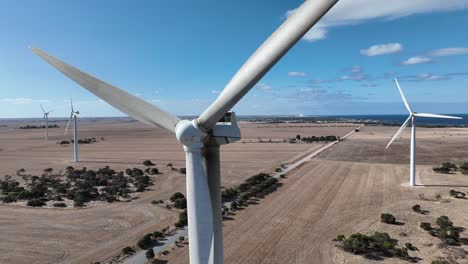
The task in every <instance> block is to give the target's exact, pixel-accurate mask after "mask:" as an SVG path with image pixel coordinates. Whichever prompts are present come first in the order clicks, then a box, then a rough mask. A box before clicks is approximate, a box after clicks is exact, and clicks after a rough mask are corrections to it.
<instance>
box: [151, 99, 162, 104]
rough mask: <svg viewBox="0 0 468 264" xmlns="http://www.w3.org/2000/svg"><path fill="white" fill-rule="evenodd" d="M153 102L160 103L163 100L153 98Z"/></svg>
mask: <svg viewBox="0 0 468 264" xmlns="http://www.w3.org/2000/svg"><path fill="white" fill-rule="evenodd" d="M151 102H155V103H159V102H161V100H159V99H153V100H151Z"/></svg>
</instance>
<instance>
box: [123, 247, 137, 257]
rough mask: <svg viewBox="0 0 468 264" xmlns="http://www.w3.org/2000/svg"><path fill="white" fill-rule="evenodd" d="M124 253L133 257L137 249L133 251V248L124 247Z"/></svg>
mask: <svg viewBox="0 0 468 264" xmlns="http://www.w3.org/2000/svg"><path fill="white" fill-rule="evenodd" d="M122 253H123V254H124V255H133V254H134V253H135V249H133V248H132V247H130V246H127V247H124V248H123V249H122Z"/></svg>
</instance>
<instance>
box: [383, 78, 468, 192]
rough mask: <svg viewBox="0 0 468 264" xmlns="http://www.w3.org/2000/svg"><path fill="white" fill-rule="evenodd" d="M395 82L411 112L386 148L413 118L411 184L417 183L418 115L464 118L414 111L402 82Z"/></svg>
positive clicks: (454, 117)
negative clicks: (401, 85) (406, 96)
mask: <svg viewBox="0 0 468 264" xmlns="http://www.w3.org/2000/svg"><path fill="white" fill-rule="evenodd" d="M395 83H396V85H397V87H398V91H400V95H401V99H403V103H404V104H405V107H406V109H407V110H408V112H409V116H408V118H407V119H406V121H405V122H404V123H403V125H402V126H401V127H400V129H398V131H397V132H396V133H395V135H394V136H393V137H392V139H391V140H390V142H388V145H387V147H386V149H388V147H389V146H390V145H391V144H392V143H393V141H395V139H396V138H397V137H398V136H399V135H400V134H401V133H402V132H403V130H405V128H406V127H407V126H408V124H409V122H410V120H411V150H410V185H411V186H415V185H416V123H415V121H416V117H430V118H445V119H462V118H461V117H457V116H447V115H436V114H428V113H417V112H413V111H412V110H411V108H410V106H409V104H408V101H406V98H405V95H404V94H403V90H401V87H400V84H399V83H398V80H397V79H395Z"/></svg>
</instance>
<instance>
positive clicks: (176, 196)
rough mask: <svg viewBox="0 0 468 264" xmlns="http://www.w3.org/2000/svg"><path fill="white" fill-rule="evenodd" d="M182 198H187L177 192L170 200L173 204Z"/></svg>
mask: <svg viewBox="0 0 468 264" xmlns="http://www.w3.org/2000/svg"><path fill="white" fill-rule="evenodd" d="M181 198H185V196H184V195H183V194H182V193H180V192H176V193H174V194H173V195H172V196H171V198H170V200H171V202H175V201H176V200H177V199H181Z"/></svg>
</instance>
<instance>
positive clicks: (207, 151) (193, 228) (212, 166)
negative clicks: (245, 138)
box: [32, 0, 338, 264]
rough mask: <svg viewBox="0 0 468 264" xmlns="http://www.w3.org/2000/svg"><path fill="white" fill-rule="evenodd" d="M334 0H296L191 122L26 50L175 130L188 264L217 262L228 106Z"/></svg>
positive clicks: (229, 138) (233, 134) (231, 134)
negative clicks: (181, 154) (182, 168)
mask: <svg viewBox="0 0 468 264" xmlns="http://www.w3.org/2000/svg"><path fill="white" fill-rule="evenodd" d="M337 2H338V0H314V1H305V2H304V3H302V5H301V6H300V7H299V8H297V9H296V11H295V12H294V14H292V15H291V16H289V18H288V19H287V20H286V21H285V22H284V23H283V24H282V25H281V26H280V27H279V28H278V29H277V30H276V31H275V32H274V33H273V34H272V35H271V36H270V37H269V38H268V39H267V40H266V41H265V42H264V43H263V44H262V45H261V46H260V47H259V48H258V49H257V50H256V51H255V52H254V53H253V54H252V56H251V57H250V58H249V59H248V60H247V61H246V62H245V63H244V65H243V66H242V67H241V68H240V69H239V70H238V71H237V73H236V74H235V75H234V76H233V77H232V79H231V80H230V81H229V83H228V84H227V85H226V86H225V88H224V89H223V91H222V92H221V93H220V94H219V97H218V98H217V99H216V100H215V101H214V102H213V103H212V104H211V105H210V106H209V107H208V108H207V109H206V110H205V111H204V112H203V113H202V114H201V115H200V116H198V117H197V118H195V119H193V120H180V119H179V118H178V117H176V116H174V115H172V114H170V113H168V112H166V111H164V110H162V109H160V108H159V107H157V106H155V105H153V104H151V103H148V102H147V101H145V100H142V99H140V98H138V97H136V96H134V95H131V94H129V93H127V92H125V91H123V90H121V89H119V88H117V87H115V86H112V85H110V84H108V83H105V82H103V81H101V80H99V79H97V78H95V77H93V76H91V75H89V74H87V73H85V72H83V71H80V70H78V69H76V68H75V67H73V66H71V65H69V64H66V63H64V62H62V61H60V60H58V59H56V58H54V57H52V56H50V55H49V54H47V53H45V52H43V51H41V50H39V49H36V48H32V51H33V52H34V53H36V54H37V55H38V56H39V57H41V58H42V59H44V60H45V61H46V62H48V63H49V64H50V65H52V66H53V67H55V68H56V69H57V70H59V71H60V72H62V73H63V74H65V75H66V76H68V77H69V78H71V79H72V80H74V81H75V82H77V83H78V84H79V85H81V86H83V87H84V88H85V89H87V90H88V91H90V92H92V93H93V94H95V95H96V96H98V97H100V98H101V99H102V100H104V101H106V102H107V103H109V104H111V105H112V106H114V107H115V108H117V109H119V110H120V111H122V112H124V113H126V114H128V115H129V116H131V117H133V118H135V119H137V120H139V121H141V122H143V123H145V124H148V125H151V126H160V127H162V128H164V129H166V130H168V131H170V132H172V133H174V134H175V137H176V138H177V140H178V141H179V142H180V143H181V144H182V145H183V147H184V151H185V157H186V167H187V173H186V188H187V189H186V191H187V216H188V217H187V218H188V234H189V235H188V237H189V259H190V263H191V264H213V263H214V264H222V263H224V253H223V223H222V214H221V212H222V211H221V209H222V202H221V180H220V151H219V148H220V146H221V145H225V144H230V143H232V142H235V141H238V140H239V139H240V138H241V135H240V129H239V127H238V126H237V121H236V117H235V114H234V113H233V112H230V110H231V109H232V108H233V107H234V106H235V105H236V104H237V103H238V102H239V101H240V100H241V99H242V97H244V95H246V94H247V93H248V92H249V91H250V90H251V89H252V88H253V87H254V86H255V85H256V84H257V83H258V82H259V81H260V80H261V79H262V78H263V76H264V75H265V74H266V73H267V72H268V71H269V70H270V69H271V68H272V67H273V66H274V65H275V64H276V63H277V62H278V61H279V60H280V59H281V58H282V57H283V56H284V55H285V54H286V53H287V52H288V51H289V50H290V49H291V48H292V47H293V46H294V45H295V44H296V43H297V42H298V41H299V40H300V39H301V38H302V37H303V36H304V35H305V34H306V33H307V32H308V31H309V30H310V29H311V28H312V26H314V25H315V24H316V23H317V22H318V21H319V20H320V19H321V18H322V17H323V16H324V15H325V14H326V13H327V12H328V11H329V10H330V9H331V8H332V7H333V6H334V5H335V3H337ZM188 89H190V88H188ZM75 130H76V125H75ZM76 139H77V138H75V144H76Z"/></svg>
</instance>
